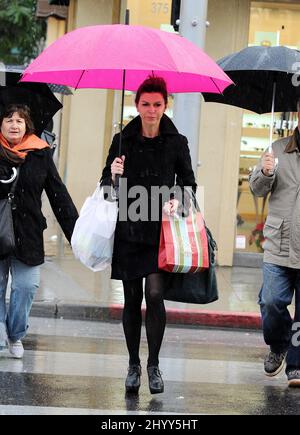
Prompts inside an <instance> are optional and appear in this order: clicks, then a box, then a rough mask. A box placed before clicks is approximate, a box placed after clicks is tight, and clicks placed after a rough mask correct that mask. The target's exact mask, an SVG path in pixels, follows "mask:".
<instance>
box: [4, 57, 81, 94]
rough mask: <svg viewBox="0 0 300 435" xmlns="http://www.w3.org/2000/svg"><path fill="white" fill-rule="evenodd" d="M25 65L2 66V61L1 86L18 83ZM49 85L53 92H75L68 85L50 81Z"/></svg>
mask: <svg viewBox="0 0 300 435" xmlns="http://www.w3.org/2000/svg"><path fill="white" fill-rule="evenodd" d="M24 69H25V67H24V66H21V65H5V66H4V67H3V66H1V63H0V86H3V85H4V84H5V85H6V86H11V85H16V84H17V83H18V82H19V80H20V79H21V77H22V73H23V71H24ZM48 87H49V88H50V90H51V91H52V92H55V93H57V94H62V95H72V94H73V92H72V91H71V89H69V88H68V87H67V86H62V85H54V84H52V83H48Z"/></svg>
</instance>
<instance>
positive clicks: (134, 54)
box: [21, 24, 233, 184]
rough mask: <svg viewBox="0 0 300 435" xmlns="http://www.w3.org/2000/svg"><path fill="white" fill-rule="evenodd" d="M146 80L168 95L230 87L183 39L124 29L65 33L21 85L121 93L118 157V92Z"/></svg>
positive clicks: (150, 30) (212, 63) (117, 26)
mask: <svg viewBox="0 0 300 435" xmlns="http://www.w3.org/2000/svg"><path fill="white" fill-rule="evenodd" d="M149 74H154V75H157V76H160V77H163V78H164V79H165V80H166V82H167V86H168V91H169V92H171V93H173V92H215V93H222V92H223V90H224V89H225V88H226V87H227V86H229V85H231V84H232V83H233V82H232V80H231V79H230V78H229V77H228V76H227V75H226V74H225V73H224V71H223V70H222V69H221V68H220V67H219V66H218V65H217V64H216V62H215V61H214V60H212V59H211V58H210V57H209V56H208V55H207V54H206V53H204V51H202V50H201V49H200V48H198V47H197V46H196V45H194V44H193V43H192V42H190V41H188V40H187V39H185V38H183V37H181V36H179V35H177V34H173V33H168V32H163V31H161V30H157V29H153V28H150V27H143V26H129V25H124V24H112V25H103V26H88V27H81V28H79V29H76V30H73V31H72V32H69V33H66V34H65V35H64V36H62V37H61V38H59V39H58V40H57V41H55V42H54V43H53V44H52V45H50V46H49V47H48V48H46V49H45V50H44V51H43V52H42V53H41V54H40V55H39V56H38V57H37V58H36V59H35V60H34V61H33V62H32V63H31V64H30V65H29V66H28V68H26V70H25V71H24V73H23V77H22V80H21V81H24V82H46V83H55V84H58V85H68V86H72V87H74V88H105V89H122V106H121V122H120V126H121V131H120V141H119V152H121V142H122V126H123V108H124V90H125V89H127V90H129V91H135V90H137V88H138V87H139V85H140V84H141V83H142V82H143V81H144V80H145V79H146V78H147V76H149ZM117 183H118V181H117V182H116V184H117Z"/></svg>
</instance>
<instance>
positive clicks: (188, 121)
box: [173, 0, 207, 175]
mask: <svg viewBox="0 0 300 435" xmlns="http://www.w3.org/2000/svg"><path fill="white" fill-rule="evenodd" d="M206 19H207V0H199V1H197V2H195V0H184V1H181V7H180V24H179V33H180V34H181V35H182V36H184V37H185V38H186V39H189V40H190V41H192V42H193V43H194V44H196V45H197V46H198V47H200V48H204V47H205V34H206ZM173 113H174V115H173V119H174V123H175V125H176V127H177V128H178V130H179V132H180V133H182V134H184V135H185V136H186V137H187V138H188V141H189V147H190V152H191V158H192V165H193V169H194V172H195V175H197V166H200V163H199V164H198V144H199V133H200V113H201V95H200V94H196V93H187V94H177V95H175V97H174V112H173Z"/></svg>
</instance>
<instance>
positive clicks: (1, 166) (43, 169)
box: [0, 148, 78, 266]
mask: <svg viewBox="0 0 300 435" xmlns="http://www.w3.org/2000/svg"><path fill="white" fill-rule="evenodd" d="M9 173H11V169H10V165H8V164H7V163H6V162H5V161H4V160H1V159H0V178H1V179H4V178H5V177H7V175H8V174H9ZM10 188H11V185H10V184H2V183H0V199H3V198H6V197H7V193H8V192H9V190H10ZM44 189H45V191H46V193H47V196H48V198H49V201H50V204H51V207H52V210H53V212H54V214H55V216H56V219H57V220H58V222H59V224H60V226H61V228H62V230H63V232H64V234H65V236H66V238H67V239H68V241H70V240H71V236H72V232H73V229H74V225H75V222H76V219H77V218H78V213H77V210H76V207H75V205H74V204H73V201H72V199H71V197H70V195H69V193H68V191H67V189H66V187H65V185H64V184H63V182H62V180H61V178H60V176H59V174H58V172H57V169H56V167H55V164H54V162H53V159H52V152H51V150H50V148H44V149H42V150H37V151H30V152H29V153H28V154H27V157H26V159H25V162H24V163H23V164H22V165H21V166H20V173H19V178H18V181H17V185H16V191H15V205H16V209H15V210H14V211H13V223H14V231H15V239H16V250H15V252H14V255H15V256H16V258H18V259H19V260H20V261H22V262H24V263H25V264H28V265H30V266H36V265H39V264H42V263H43V261H44V242H43V231H44V230H45V229H46V228H47V223H46V219H45V217H44V216H43V214H42V210H41V208H42V201H41V195H42V192H43V190H44Z"/></svg>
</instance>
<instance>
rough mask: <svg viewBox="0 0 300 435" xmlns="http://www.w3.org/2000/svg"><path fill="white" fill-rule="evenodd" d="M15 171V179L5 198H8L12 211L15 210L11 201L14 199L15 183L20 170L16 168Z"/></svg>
mask: <svg viewBox="0 0 300 435" xmlns="http://www.w3.org/2000/svg"><path fill="white" fill-rule="evenodd" d="M16 171H17V175H16V178H15V179H14V181H13V182H12V185H11V188H10V191H9V192H8V194H7V196H8V201H9V202H10V204H11V207H12V209H15V208H16V207H15V204H14V203H13V200H14V197H15V191H16V187H17V181H18V178H19V173H20V169H19V168H16Z"/></svg>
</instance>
